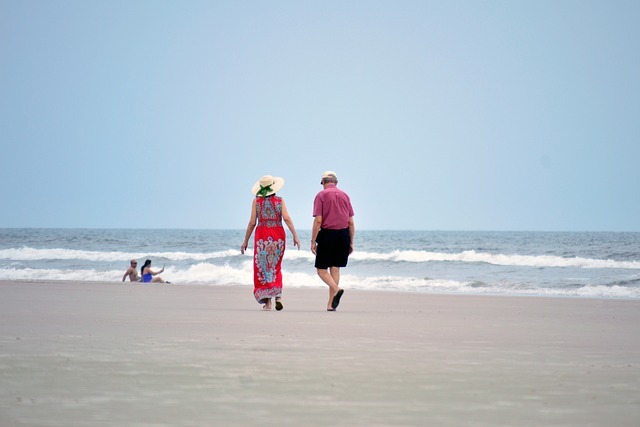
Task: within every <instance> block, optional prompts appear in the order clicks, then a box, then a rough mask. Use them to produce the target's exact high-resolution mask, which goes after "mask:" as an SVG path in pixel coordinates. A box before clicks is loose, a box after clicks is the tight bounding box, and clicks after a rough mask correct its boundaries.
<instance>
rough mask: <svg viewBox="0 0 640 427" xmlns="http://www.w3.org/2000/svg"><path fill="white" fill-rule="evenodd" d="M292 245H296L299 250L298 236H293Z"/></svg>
mask: <svg viewBox="0 0 640 427" xmlns="http://www.w3.org/2000/svg"><path fill="white" fill-rule="evenodd" d="M293 246H297V247H298V250H300V240H299V239H298V236H295V237H294V238H293Z"/></svg>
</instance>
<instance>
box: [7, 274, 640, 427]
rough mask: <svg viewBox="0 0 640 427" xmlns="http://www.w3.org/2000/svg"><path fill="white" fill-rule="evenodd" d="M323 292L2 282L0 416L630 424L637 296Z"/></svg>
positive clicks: (99, 420) (637, 408) (113, 420)
mask: <svg viewBox="0 0 640 427" xmlns="http://www.w3.org/2000/svg"><path fill="white" fill-rule="evenodd" d="M326 298H327V290H326V289H322V288H313V289H285V294H284V300H283V301H284V305H285V308H284V310H283V311H281V312H277V311H271V312H263V311H261V310H260V306H259V305H258V304H256V303H255V301H254V300H253V297H252V294H251V288H250V287H249V286H228V287H207V286H184V285H182V286H181V285H143V284H130V283H126V284H123V283H120V282H118V283H88V282H87V283H78V282H74V283H70V282H12V281H0V425H1V426H65V427H69V426H85V425H86V426H89V425H90V426H125V425H126V426H212V425H216V426H231V425H233V426H237V425H267V426H269V425H274V426H275V425H288V426H303V425H304V426H325V425H326V426H329V425H331V426H336V425H338V426H391V425H411V426H418V425H419V426H423V425H431V426H634V427H635V426H638V425H640V301H636V300H599V299H578V298H534V297H495V296H461V295H431V294H411V293H400V292H367V291H356V290H350V289H349V288H348V287H346V292H345V295H344V297H343V299H342V302H341V304H340V307H339V308H338V311H337V312H334V313H331V312H327V311H326V310H325V307H326Z"/></svg>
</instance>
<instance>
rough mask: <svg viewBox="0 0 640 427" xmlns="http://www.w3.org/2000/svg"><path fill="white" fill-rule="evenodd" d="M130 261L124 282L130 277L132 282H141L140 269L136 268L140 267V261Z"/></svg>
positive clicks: (123, 278)
mask: <svg viewBox="0 0 640 427" xmlns="http://www.w3.org/2000/svg"><path fill="white" fill-rule="evenodd" d="M130 263H131V265H130V266H129V268H127V271H125V273H124V276H122V281H123V282H124V281H125V279H126V278H127V277H129V280H130V281H131V282H139V281H140V276H138V271H137V270H136V268H138V261H136V260H135V259H132V260H131V261H130Z"/></svg>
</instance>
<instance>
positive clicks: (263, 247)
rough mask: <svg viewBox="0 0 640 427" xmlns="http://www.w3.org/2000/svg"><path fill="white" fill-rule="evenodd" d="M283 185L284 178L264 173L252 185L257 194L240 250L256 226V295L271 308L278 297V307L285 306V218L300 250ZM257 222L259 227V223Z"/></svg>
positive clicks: (254, 254)
mask: <svg viewBox="0 0 640 427" xmlns="http://www.w3.org/2000/svg"><path fill="white" fill-rule="evenodd" d="M283 186H284V179H282V178H279V177H273V176H271V175H265V176H263V177H262V178H260V180H259V181H258V182H256V183H255V184H254V186H253V188H252V189H251V191H252V192H253V194H254V195H255V196H256V197H255V198H254V199H253V203H252V204H251V219H250V220H249V225H247V232H246V234H245V237H244V242H243V243H242V246H241V247H240V252H241V253H243V254H244V252H245V251H246V250H247V246H248V245H249V238H250V237H251V234H252V233H253V229H254V228H255V230H256V235H255V238H254V244H253V295H254V296H255V298H256V301H258V302H259V303H260V304H264V306H263V307H262V308H263V309H264V310H271V298H275V302H276V310H278V311H279V310H282V308H283V306H282V270H281V266H282V257H283V256H284V249H285V246H286V244H285V243H286V240H287V236H286V234H285V231H284V227H283V226H282V221H284V222H285V224H287V227H289V230H290V231H291V234H292V235H293V245H294V246H297V247H298V250H300V241H299V240H298V234H297V233H296V229H295V227H294V226H293V221H292V220H291V217H290V216H289V213H288V212H287V206H286V205H285V203H284V200H282V198H281V197H278V196H276V191H278V190H280V189H281V188H282V187H283ZM256 224H257V227H256Z"/></svg>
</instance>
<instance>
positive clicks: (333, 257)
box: [311, 171, 356, 311]
mask: <svg viewBox="0 0 640 427" xmlns="http://www.w3.org/2000/svg"><path fill="white" fill-rule="evenodd" d="M320 184H321V185H322V187H323V188H324V189H323V190H322V191H321V192H319V193H318V194H317V195H316V198H315V200H314V201H313V216H314V221H313V227H312V229H311V252H312V253H313V254H314V255H315V256H316V261H315V267H316V269H317V271H318V276H320V279H322V281H323V282H324V283H326V284H327V286H329V302H328V303H327V311H336V308H337V307H338V304H340V298H341V297H342V294H343V293H344V290H343V289H341V288H340V287H339V284H340V268H341V267H346V265H347V261H348V259H349V255H350V254H351V252H353V237H354V235H355V231H356V230H355V225H354V223H353V215H354V213H353V207H352V206H351V199H349V195H347V193H345V192H344V191H342V190H340V189H338V187H337V184H338V177H337V176H336V174H335V172H332V171H327V172H325V173H323V174H322V179H321V181H320Z"/></svg>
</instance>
